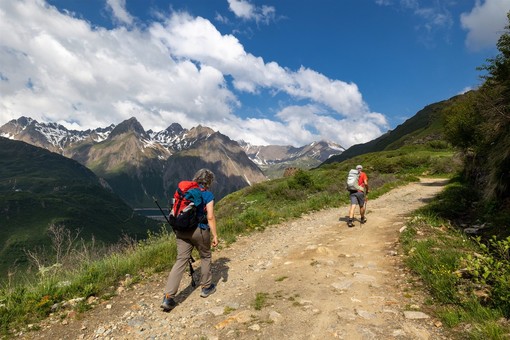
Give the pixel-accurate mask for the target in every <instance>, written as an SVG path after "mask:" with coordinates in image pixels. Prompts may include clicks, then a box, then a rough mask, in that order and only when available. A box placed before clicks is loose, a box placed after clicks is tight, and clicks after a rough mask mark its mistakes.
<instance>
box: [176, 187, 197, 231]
mask: <svg viewBox="0 0 510 340" xmlns="http://www.w3.org/2000/svg"><path fill="white" fill-rule="evenodd" d="M203 190H204V189H203V188H202V187H200V185H199V184H198V183H197V182H194V181H181V182H179V184H178V185H177V190H175V193H174V197H173V206H172V207H171V209H170V215H169V216H168V221H169V222H170V225H171V226H172V228H173V229H174V230H179V231H186V230H192V229H195V228H196V227H197V226H198V223H199V216H198V215H203V214H197V207H198V206H199V205H201V204H202V191H203Z"/></svg>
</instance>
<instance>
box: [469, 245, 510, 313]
mask: <svg viewBox="0 0 510 340" xmlns="http://www.w3.org/2000/svg"><path fill="white" fill-rule="evenodd" d="M476 241H477V243H478V246H479V247H480V250H481V251H482V254H476V255H467V256H466V257H465V258H464V261H465V263H466V270H467V272H468V273H469V275H471V279H472V280H473V281H474V282H475V283H477V284H479V285H480V286H481V287H482V288H483V289H487V290H488V292H489V301H488V303H489V304H490V305H491V306H493V307H495V308H499V309H501V311H502V312H503V313H504V315H505V316H506V317H510V252H509V251H510V237H507V238H506V239H504V240H498V239H497V237H496V236H493V237H492V238H491V239H489V241H488V242H487V243H486V244H485V243H482V242H481V241H480V238H477V239H476Z"/></svg>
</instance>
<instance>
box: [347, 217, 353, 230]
mask: <svg viewBox="0 0 510 340" xmlns="http://www.w3.org/2000/svg"><path fill="white" fill-rule="evenodd" d="M347 226H348V227H349V228H351V227H354V222H352V219H350V218H349V220H348V221H347Z"/></svg>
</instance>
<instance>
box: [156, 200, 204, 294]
mask: <svg viewBox="0 0 510 340" xmlns="http://www.w3.org/2000/svg"><path fill="white" fill-rule="evenodd" d="M152 199H153V200H154V203H156V205H157V206H158V208H159V211H161V214H162V215H163V217H164V218H165V220H166V221H167V222H168V225H169V226H172V225H171V224H170V220H169V219H168V217H166V214H165V212H164V211H163V209H161V206H160V205H159V203H158V200H157V199H156V198H155V197H154V196H153V197H152ZM174 233H175V232H174ZM194 262H195V259H194V258H193V256H191V255H190V256H189V260H188V263H189V276H191V287H193V288H195V287H196V286H197V284H196V283H195V279H194V277H193V274H194V273H195V270H194V269H193V263H194Z"/></svg>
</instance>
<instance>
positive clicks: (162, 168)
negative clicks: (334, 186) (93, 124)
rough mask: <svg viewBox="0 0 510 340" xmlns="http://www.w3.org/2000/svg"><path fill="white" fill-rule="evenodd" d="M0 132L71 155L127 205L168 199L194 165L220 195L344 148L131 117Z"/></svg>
mask: <svg viewBox="0 0 510 340" xmlns="http://www.w3.org/2000/svg"><path fill="white" fill-rule="evenodd" d="M0 136H3V137H6V138H10V139H14V140H20V141H24V142H27V143H29V144H32V145H35V146H39V147H42V148H45V149H47V150H50V151H52V152H56V153H59V154H62V155H63V156H66V157H68V158H72V159H74V160H77V161H78V162H80V163H81V164H83V165H85V166H86V167H88V168H89V169H91V170H92V171H93V172H94V173H95V174H96V175H98V176H100V177H102V178H104V179H105V180H106V181H107V182H108V183H109V185H110V186H111V188H112V189H113V191H114V192H116V193H117V194H118V195H120V196H121V197H122V198H123V199H124V200H125V201H126V202H127V203H128V204H130V205H131V206H132V207H151V206H153V197H154V198H157V199H159V200H168V197H169V196H171V193H172V192H173V190H174V188H175V186H176V185H177V182H178V181H179V180H180V179H186V178H190V177H191V176H192V175H193V173H194V172H195V171H196V170H198V169H199V168H201V167H208V168H210V169H211V170H212V171H214V172H215V174H216V184H215V186H216V187H215V194H216V196H217V198H218V199H220V198H221V197H223V196H225V195H227V194H229V193H231V192H234V191H237V190H239V189H241V188H243V187H245V186H248V185H251V184H255V183H258V182H261V181H264V180H266V179H267V178H275V177H281V176H282V174H283V171H284V169H285V168H286V167H300V168H305V169H308V168H311V167H314V166H317V165H319V164H320V163H322V162H323V161H324V160H326V159H327V158H329V157H331V156H332V155H336V154H339V153H341V152H342V151H343V150H344V149H343V148H342V147H341V146H340V145H337V144H335V143H331V142H324V141H321V142H314V143H311V144H310V145H306V146H303V147H300V148H295V147H291V146H271V145H270V146H252V145H249V144H247V143H245V142H243V141H240V142H236V141H233V140H231V139H230V138H229V137H227V136H226V135H223V134H221V133H220V132H215V131H214V130H212V129H210V128H208V127H204V126H200V125H199V126H197V127H194V128H191V129H189V130H188V129H185V128H183V127H182V126H181V125H179V124H177V123H172V124H171V125H170V126H169V127H168V128H167V129H165V130H163V131H158V132H154V131H152V130H148V131H146V130H145V129H144V128H143V127H142V125H141V124H140V123H139V122H138V121H137V119H136V118H134V117H132V118H130V119H128V120H125V121H123V122H121V123H120V124H118V125H114V124H112V125H110V126H108V127H105V128H97V129H94V130H86V131H77V130H68V129H67V128H65V127H64V126H62V125H60V124H57V123H39V122H37V121H36V120H34V119H31V118H28V117H20V118H18V119H16V120H11V121H10V122H8V123H6V124H5V125H3V126H2V127H0Z"/></svg>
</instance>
